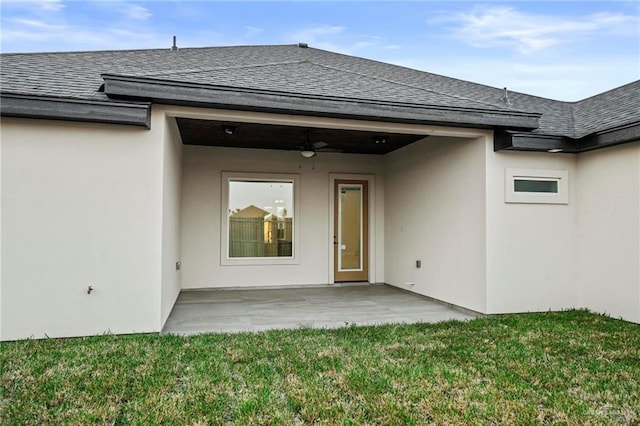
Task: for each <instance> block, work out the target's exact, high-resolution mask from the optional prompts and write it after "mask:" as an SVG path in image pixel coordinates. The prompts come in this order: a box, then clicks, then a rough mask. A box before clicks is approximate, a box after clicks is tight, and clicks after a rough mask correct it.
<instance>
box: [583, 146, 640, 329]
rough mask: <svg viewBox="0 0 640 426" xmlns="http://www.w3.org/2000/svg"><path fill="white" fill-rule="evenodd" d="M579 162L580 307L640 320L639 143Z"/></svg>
mask: <svg viewBox="0 0 640 426" xmlns="http://www.w3.org/2000/svg"><path fill="white" fill-rule="evenodd" d="M577 164H578V190H577V197H576V201H577V205H578V215H577V221H576V223H577V230H578V232H577V238H576V244H577V255H578V256H577V258H578V262H577V268H576V273H577V275H576V277H577V283H578V285H579V298H578V306H585V307H588V308H590V309H593V310H596V311H599V312H606V313H607V314H609V315H611V316H613V317H623V318H624V319H626V320H629V321H635V322H640V141H639V142H635V143H631V144H626V145H622V146H617V147H612V148H606V149H601V150H598V151H592V152H588V153H584V154H580V155H578V158H577Z"/></svg>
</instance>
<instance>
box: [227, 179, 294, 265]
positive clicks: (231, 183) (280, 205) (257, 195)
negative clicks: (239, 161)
mask: <svg viewBox="0 0 640 426" xmlns="http://www.w3.org/2000/svg"><path fill="white" fill-rule="evenodd" d="M222 181H223V191H222V196H223V201H224V202H223V203H221V204H223V205H224V210H223V215H222V228H223V232H222V235H223V238H222V239H223V244H222V264H223V265H238V264H248V265H255V264H286V263H296V262H295V259H296V256H295V250H296V245H297V244H296V242H295V239H296V237H297V235H298V232H297V230H296V227H297V221H296V219H295V217H296V214H297V212H298V211H299V209H298V206H297V202H298V197H297V195H296V193H297V189H298V185H297V181H298V176H297V175H281V174H257V173H229V172H224V173H223V179H222Z"/></svg>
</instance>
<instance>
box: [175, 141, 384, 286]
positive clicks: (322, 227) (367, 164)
mask: <svg viewBox="0 0 640 426" xmlns="http://www.w3.org/2000/svg"><path fill="white" fill-rule="evenodd" d="M381 170H382V157H380V156H373V155H341V154H333V153H320V154H318V155H317V156H316V157H314V158H311V159H305V158H302V157H301V156H300V153H298V152H296V151H274V150H251V149H245V150H242V149H234V148H219V147H196V146H185V147H184V152H183V182H182V183H183V186H182V200H183V204H182V206H183V208H182V264H183V273H182V287H183V288H209V287H255V286H286V285H305V284H327V283H329V282H330V281H331V279H330V276H331V272H330V256H329V253H330V246H331V244H332V243H331V235H332V234H330V228H329V223H330V214H331V211H330V197H331V194H332V191H331V188H330V178H329V175H330V173H349V174H354V173H355V174H369V175H374V176H375V178H376V179H375V180H376V188H375V191H376V197H375V200H376V201H375V203H376V205H375V206H374V212H375V221H374V222H373V223H372V226H373V227H374V234H375V241H376V245H380V246H382V245H383V244H384V241H383V239H382V238H383V236H382V234H383V226H384V225H383V220H384V218H383V210H382V206H383V205H384V193H383V185H382V176H381V174H380V172H381ZM223 171H230V172H260V173H285V174H286V173H291V174H299V175H300V186H301V188H300V197H301V200H300V211H299V212H296V213H295V220H297V221H300V234H301V235H300V247H298V250H299V263H298V264H292V265H253V266H249V265H243V266H237V265H224V266H223V265H221V257H220V256H221V254H220V252H221V244H220V240H221V235H220V234H221V205H220V203H221V197H222V194H221V186H222V182H221V173H222V172H223ZM372 262H373V263H374V265H375V266H374V274H373V275H374V277H373V278H374V279H375V280H376V281H382V280H383V279H384V264H383V260H382V252H381V251H379V253H375V252H374V253H373V259H372Z"/></svg>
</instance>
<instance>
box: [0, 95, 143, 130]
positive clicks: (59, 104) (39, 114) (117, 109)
mask: <svg viewBox="0 0 640 426" xmlns="http://www.w3.org/2000/svg"><path fill="white" fill-rule="evenodd" d="M0 115H2V116H3V117H20V118H39V119H50V120H66V121H82V122H91V123H109V124H126V125H134V126H144V127H146V128H150V126H151V104H150V103H148V102H144V103H141V102H136V103H132V102H114V101H97V100H96V101H93V100H84V99H70V98H55V97H44V96H34V95H21V94H12V93H2V94H1V95H0Z"/></svg>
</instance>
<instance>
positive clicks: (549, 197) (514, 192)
mask: <svg viewBox="0 0 640 426" xmlns="http://www.w3.org/2000/svg"><path fill="white" fill-rule="evenodd" d="M568 179H569V175H568V172H567V171H566V170H532V169H507V170H506V191H505V202H507V203H535V204H568V203H569V193H568V186H569V182H568Z"/></svg>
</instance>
